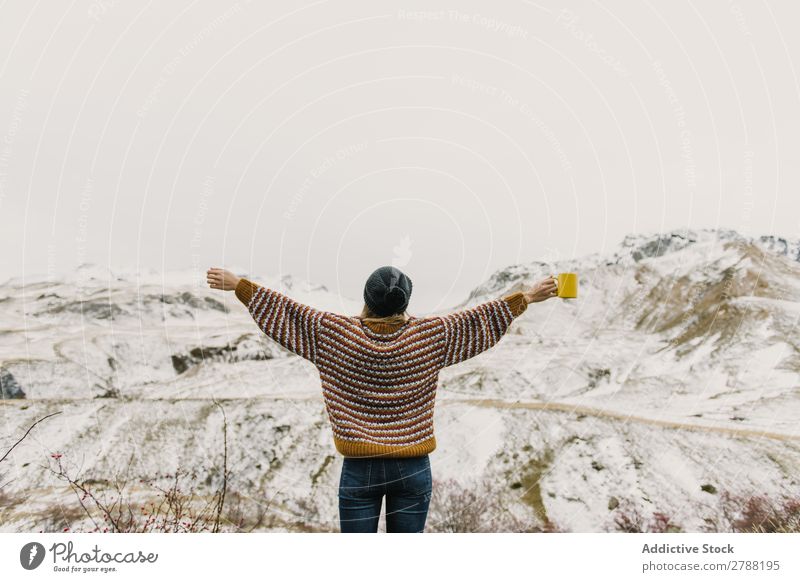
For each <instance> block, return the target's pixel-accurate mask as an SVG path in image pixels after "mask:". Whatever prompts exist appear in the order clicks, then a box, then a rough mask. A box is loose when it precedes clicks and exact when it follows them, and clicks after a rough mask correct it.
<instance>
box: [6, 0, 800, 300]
mask: <svg viewBox="0 0 800 582" xmlns="http://www.w3.org/2000/svg"><path fill="white" fill-rule="evenodd" d="M405 4H406V6H407V8H406V9H405V10H406V11H405V12H404V11H401V10H398V9H397V8H395V7H394V3H391V2H376V1H373V0H371V1H363V2H341V1H337V2H331V1H318V2H305V3H303V4H300V3H286V2H280V3H279V2H267V3H255V2H253V3H250V2H238V3H234V4H224V5H223V4H221V3H217V2H210V1H205V2H179V1H172V2H168V3H163V2H147V3H146V2H133V1H129V0H94V1H75V2H61V1H55V0H50V1H47V0H45V1H42V2H38V3H33V2H30V1H28V0H13V1H11V2H6V3H4V4H3V6H2V8H0V245H1V247H2V248H3V252H2V253H0V280H5V279H6V278H7V277H10V276H25V275H33V274H36V273H46V274H48V275H53V276H56V275H57V273H60V272H64V271H67V270H70V269H72V268H74V267H75V266H76V265H78V264H80V263H81V262H94V263H99V264H101V265H108V266H110V267H111V268H112V269H113V268H124V269H130V268H137V267H146V268H156V269H159V270H161V269H165V270H171V269H186V268H194V269H196V270H197V272H198V273H199V274H201V273H203V272H204V271H205V269H206V268H207V267H209V266H222V267H225V266H227V265H244V266H245V268H250V269H252V272H257V273H292V274H295V275H297V276H299V277H303V278H307V279H310V280H312V281H315V282H319V283H324V284H326V285H327V286H328V287H329V288H331V289H333V290H336V291H339V292H340V293H342V294H344V295H346V296H350V297H359V296H360V295H361V291H362V288H363V283H364V280H365V278H366V276H367V275H368V274H369V273H370V272H371V271H372V270H373V269H374V268H376V267H378V266H381V265H385V264H392V263H394V264H396V265H397V266H399V267H400V268H402V269H403V270H404V271H405V272H406V273H408V274H409V276H410V277H411V278H412V280H413V282H414V296H413V298H412V302H411V306H410V309H411V310H412V312H419V313H424V312H426V311H429V310H433V309H438V308H441V307H444V306H448V305H453V304H455V303H457V302H459V301H461V300H462V299H464V298H465V296H466V294H467V293H468V292H469V290H470V289H472V288H473V287H474V286H476V285H478V284H479V283H480V282H481V281H483V280H484V279H486V278H487V277H488V276H489V275H490V274H491V273H492V271H494V270H495V269H497V268H500V267H503V266H506V265H508V264H512V263H517V262H523V261H529V260H532V259H536V258H543V259H557V258H560V259H564V258H566V259H569V258H572V257H575V256H580V255H583V254H586V253H590V252H594V251H600V252H602V251H605V250H610V249H611V248H613V247H614V246H615V245H616V244H617V243H618V242H619V241H620V240H621V239H622V237H623V236H624V235H625V234H628V233H634V232H651V231H652V232H658V231H663V230H669V229H672V228H678V227H684V226H688V227H698V228H701V227H724V228H734V229H736V230H739V231H740V232H742V233H745V234H767V233H769V234H778V235H783V236H789V237H798V236H800V212H799V211H800V201H799V198H798V192H800V163H798V162H800V80H798V79H799V78H798V74H800V70H799V69H800V62H798V60H800V59H798V56H799V55H800V39H799V38H798V35H797V34H796V31H795V30H794V29H795V28H796V24H797V22H798V21H800V5H798V3H797V2H792V1H790V0H783V1H770V2H758V3H756V2H741V1H740V2H730V1H722V0H718V1H708V2H694V3H688V2H685V1H676V2H669V3H667V2H654V1H650V2H636V3H634V2H623V1H616V2H604V3H602V4H600V3H597V2H576V3H572V4H571V8H570V9H569V10H568V11H562V10H561V8H560V6H561V4H562V3H561V2H527V1H509V2H502V3H492V4H491V5H490V4H488V3H485V2H483V3H479V2H464V1H463V0H459V1H458V2H456V1H452V2H439V1H434V2H431V1H429V2H416V3H405ZM414 4H416V6H417V7H416V8H412V6H414ZM412 10H427V12H425V13H415V12H412ZM434 10H435V11H434ZM239 274H247V273H239Z"/></svg>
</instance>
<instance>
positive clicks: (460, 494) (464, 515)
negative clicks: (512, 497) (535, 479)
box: [425, 479, 562, 533]
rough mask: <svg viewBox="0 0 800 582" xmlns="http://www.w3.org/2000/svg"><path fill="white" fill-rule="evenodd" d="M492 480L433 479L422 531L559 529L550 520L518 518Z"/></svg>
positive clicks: (484, 531) (557, 530)
mask: <svg viewBox="0 0 800 582" xmlns="http://www.w3.org/2000/svg"><path fill="white" fill-rule="evenodd" d="M500 486H501V485H500V483H499V482H497V481H496V480H490V479H482V480H473V481H472V482H470V483H469V484H467V485H462V484H461V483H460V482H459V481H457V480H455V479H444V480H437V479H434V485H433V494H432V497H431V504H430V508H429V513H428V520H427V522H426V525H425V531H430V532H435V533H470V532H472V533H499V532H507V533H524V532H560V531H562V530H560V529H559V528H558V527H556V526H555V524H553V523H552V522H551V521H550V520H545V522H544V523H542V522H541V521H540V520H538V519H536V517H535V516H533V515H531V516H530V517H529V518H527V519H521V518H518V517H517V516H515V515H514V514H513V513H511V512H510V511H509V510H508V507H507V506H506V505H505V504H504V503H503V501H502V498H503V496H502V495H501V494H500V493H501V492H500V491H499V490H498V487H500Z"/></svg>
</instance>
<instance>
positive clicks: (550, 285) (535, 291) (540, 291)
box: [523, 275, 558, 303]
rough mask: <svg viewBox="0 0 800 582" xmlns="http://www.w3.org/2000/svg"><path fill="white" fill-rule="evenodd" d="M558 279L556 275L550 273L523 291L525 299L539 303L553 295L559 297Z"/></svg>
mask: <svg viewBox="0 0 800 582" xmlns="http://www.w3.org/2000/svg"><path fill="white" fill-rule="evenodd" d="M557 282H558V279H557V278H556V276H555V275H550V276H549V277H547V278H546V279H542V280H541V281H539V282H538V283H536V284H535V285H533V286H532V287H531V288H530V289H528V290H527V291H524V292H523V295H524V296H525V301H527V302H528V303H538V302H539V301H544V300H545V299H550V298H551V297H558V285H557Z"/></svg>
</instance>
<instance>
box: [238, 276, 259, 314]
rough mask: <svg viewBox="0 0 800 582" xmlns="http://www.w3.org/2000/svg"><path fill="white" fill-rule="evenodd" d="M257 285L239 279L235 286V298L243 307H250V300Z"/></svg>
mask: <svg viewBox="0 0 800 582" xmlns="http://www.w3.org/2000/svg"><path fill="white" fill-rule="evenodd" d="M257 287H258V285H256V284H255V283H253V282H252V281H250V280H248V279H245V278H244V277H241V278H240V279H239V283H238V284H237V285H236V291H234V292H235V293H236V297H238V298H239V301H241V302H242V303H244V306H245V307H249V306H250V299H252V297H253V293H255V292H256V288H257Z"/></svg>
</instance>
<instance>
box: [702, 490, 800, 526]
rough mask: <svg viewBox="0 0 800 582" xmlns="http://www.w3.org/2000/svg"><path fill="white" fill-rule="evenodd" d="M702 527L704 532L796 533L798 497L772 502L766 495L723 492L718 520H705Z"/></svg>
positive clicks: (799, 520) (799, 514) (799, 518)
mask: <svg viewBox="0 0 800 582" xmlns="http://www.w3.org/2000/svg"><path fill="white" fill-rule="evenodd" d="M705 523H706V526H705V528H704V529H705V531H710V532H728V533H729V532H735V533H798V532H800V496H799V495H785V494H784V495H782V496H781V497H780V498H779V499H778V500H771V499H770V498H769V497H767V496H766V495H754V494H733V493H730V492H729V491H723V492H722V493H721V494H720V496H719V511H718V514H717V516H715V517H712V518H706V519H705Z"/></svg>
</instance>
